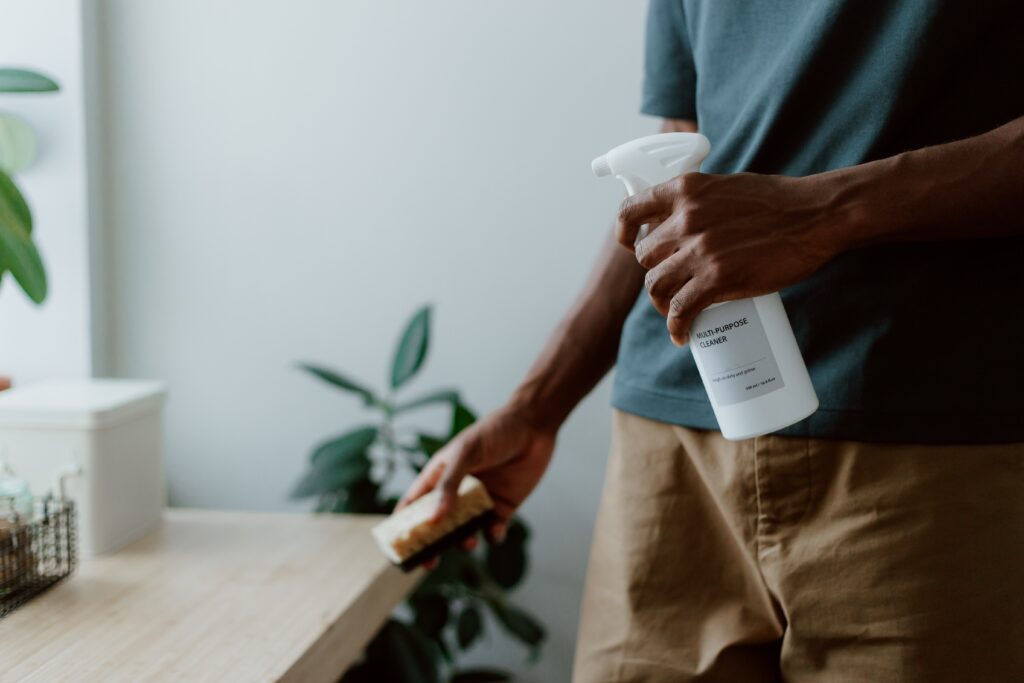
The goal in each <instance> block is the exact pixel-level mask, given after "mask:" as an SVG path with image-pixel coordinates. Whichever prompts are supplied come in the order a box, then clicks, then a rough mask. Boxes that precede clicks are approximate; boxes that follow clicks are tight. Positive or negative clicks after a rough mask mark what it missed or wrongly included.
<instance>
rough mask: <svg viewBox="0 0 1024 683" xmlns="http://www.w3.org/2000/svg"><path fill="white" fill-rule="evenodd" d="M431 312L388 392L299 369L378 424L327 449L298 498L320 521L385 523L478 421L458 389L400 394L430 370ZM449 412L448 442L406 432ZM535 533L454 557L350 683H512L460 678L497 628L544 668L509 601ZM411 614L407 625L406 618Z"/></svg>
mask: <svg viewBox="0 0 1024 683" xmlns="http://www.w3.org/2000/svg"><path fill="white" fill-rule="evenodd" d="M430 317H431V309H430V307H429V306H425V307H423V308H421V309H420V310H418V311H417V312H416V313H415V314H414V315H413V316H412V318H411V319H410V320H409V322H408V323H407V325H406V327H405V330H404V331H403V332H402V334H401V336H400V338H399V341H398V346H397V348H396V350H395V354H394V360H393V362H392V364H391V373H390V381H389V385H388V389H387V391H386V392H384V393H380V392H376V391H373V390H372V389H370V388H368V387H367V386H366V385H364V384H362V383H361V382H358V381H356V380H354V379H352V378H350V377H348V376H346V375H343V374H342V373H340V372H338V371H336V370H333V369H329V368H325V367H323V366H320V365H313V364H307V363H303V364H301V365H300V367H301V368H302V369H303V370H305V371H307V372H309V373H311V374H313V375H314V376H316V377H318V378H319V379H321V380H323V381H324V382H327V383H328V384H330V385H332V386H334V387H336V388H338V389H340V390H342V391H345V392H347V393H350V394H353V395H355V396H357V397H358V398H360V399H361V400H362V401H363V403H364V405H365V406H366V408H367V409H368V410H369V411H370V412H371V413H372V414H373V419H372V421H369V422H368V423H367V424H364V425H360V426H358V427H355V428H353V429H351V430H349V431H347V432H345V433H343V434H340V435H338V436H335V437H332V438H330V439H327V440H326V441H324V442H322V443H320V444H319V445H318V446H317V447H316V448H315V449H314V450H313V453H312V455H311V456H310V465H309V468H308V471H307V472H306V474H305V475H304V476H303V477H302V479H301V480H300V481H299V482H298V484H297V485H296V487H295V489H294V491H293V492H292V497H293V498H316V509H317V511H319V512H345V513H371V514H387V513H390V512H391V510H392V509H394V507H395V505H396V504H397V502H398V497H397V496H395V495H392V493H393V492H391V490H390V489H389V484H391V483H392V481H393V479H394V477H396V476H399V475H400V473H401V472H402V471H403V470H405V471H406V473H408V472H419V471H420V469H422V467H423V465H425V464H426V462H427V460H428V459H429V458H430V456H432V455H433V454H434V453H436V452H437V451H438V450H440V449H441V448H442V447H443V446H444V445H445V444H446V443H448V442H449V441H450V440H451V439H452V438H453V437H454V436H455V435H456V434H458V433H459V432H460V431H462V430H463V429H465V428H466V427H468V426H469V425H471V424H472V423H473V422H474V421H475V420H476V416H475V415H474V414H473V411H472V410H470V409H469V408H468V407H467V406H466V404H465V403H464V402H463V400H462V397H461V396H460V394H459V392H458V391H457V390H456V389H450V388H449V389H440V390H437V391H433V392H430V393H427V394H423V395H420V396H416V397H413V398H409V399H401V400H400V394H401V393H402V392H401V389H402V388H403V387H404V386H405V385H406V383H407V382H408V381H409V380H410V379H412V378H413V377H414V376H415V375H416V373H418V372H419V370H420V369H421V368H422V367H423V364H424V361H425V360H426V357H427V352H428V350H429V347H430ZM438 404H443V405H445V406H449V407H450V410H451V418H450V421H449V424H448V429H447V431H446V432H444V433H442V434H437V433H430V432H425V431H421V430H420V429H418V428H416V427H413V426H408V425H406V424H404V418H406V417H407V416H408V415H409V414H410V413H412V412H413V411H416V410H418V409H421V408H425V407H427V406H436V405H438ZM529 535H530V532H529V528H528V527H527V525H526V523H525V522H524V521H523V520H522V519H520V518H518V517H516V518H515V519H513V520H512V521H511V523H510V524H509V528H508V532H507V534H506V536H505V539H504V541H503V542H501V543H491V544H485V545H484V547H482V548H480V549H478V550H477V551H475V552H472V553H470V552H465V551H463V550H460V549H452V550H449V551H447V552H445V553H443V554H442V555H441V558H440V564H439V565H438V567H437V569H435V570H434V571H432V572H430V573H429V574H428V575H427V577H426V579H425V580H424V581H423V582H422V583H421V584H420V585H419V587H418V588H417V589H416V590H415V591H414V592H413V593H412V595H411V596H410V597H409V599H408V601H407V603H406V606H407V609H406V610H400V611H399V612H398V613H396V615H394V616H392V617H391V618H390V619H389V620H388V621H387V623H385V625H384V627H383V628H382V629H381V630H380V632H378V634H377V635H376V636H375V637H374V639H373V641H372V642H371V643H370V645H369V646H368V647H367V649H366V652H365V654H364V657H363V660H362V661H361V662H360V663H359V664H358V665H356V666H355V667H354V668H353V669H352V670H351V671H350V672H349V673H348V674H347V675H346V676H345V678H344V679H343V683H368V682H373V683H379V682H380V681H388V683H439V682H440V681H449V682H450V683H487V682H494V681H510V680H512V676H511V674H510V673H508V672H505V671H500V670H496V669H459V668H458V666H457V660H458V657H459V655H460V654H461V653H464V652H465V651H467V650H469V649H470V648H471V647H473V646H474V645H475V644H476V643H477V642H478V641H479V640H480V638H481V637H482V636H483V635H484V633H485V629H486V628H487V627H486V624H487V623H488V621H489V620H487V619H486V618H485V616H484V615H485V613H488V612H489V613H490V614H491V615H492V616H493V621H492V622H491V623H495V624H497V625H499V626H500V627H501V629H502V630H503V631H504V632H505V633H507V634H508V635H510V636H512V637H513V638H515V639H517V640H519V641H520V642H522V643H523V644H524V645H525V646H526V647H527V648H528V650H529V657H530V661H536V658H537V657H538V656H539V653H540V647H541V643H542V642H543V640H544V637H545V631H544V627H543V626H542V625H541V624H540V623H539V622H538V621H537V620H536V619H535V618H534V617H533V616H531V615H530V614H528V613H527V612H526V611H524V610H522V609H520V608H519V607H516V606H515V605H514V604H512V602H510V600H509V599H508V592H509V591H510V590H511V589H513V588H514V587H515V586H517V585H518V584H519V583H520V582H521V581H522V580H523V578H524V577H525V575H526V569H527V561H528V558H527V541H528V539H529ZM403 614H404V618H403Z"/></svg>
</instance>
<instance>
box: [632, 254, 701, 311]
mask: <svg viewBox="0 0 1024 683" xmlns="http://www.w3.org/2000/svg"><path fill="white" fill-rule="evenodd" d="M690 260H691V259H690V254H689V252H685V251H678V252H676V253H675V254H673V255H672V256H670V257H668V258H667V259H665V260H664V261H662V262H661V263H659V264H658V265H657V266H655V267H654V268H652V269H651V270H649V271H647V275H645V276H644V288H645V289H646V290H647V295H648V296H649V297H650V298H651V303H652V304H654V307H655V308H656V309H657V310H658V313H661V314H662V315H663V316H666V317H667V316H668V313H669V309H670V307H671V303H672V297H674V296H675V295H676V292H678V291H679V290H680V289H682V288H683V286H684V285H685V284H686V283H687V282H689V280H690V279H691V278H692V277H693V273H694V271H695V269H694V268H693V264H691V263H690Z"/></svg>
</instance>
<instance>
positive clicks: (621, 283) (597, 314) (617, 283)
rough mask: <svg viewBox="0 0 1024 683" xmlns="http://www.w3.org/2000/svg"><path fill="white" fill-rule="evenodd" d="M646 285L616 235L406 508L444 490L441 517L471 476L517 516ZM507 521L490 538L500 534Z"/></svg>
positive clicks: (676, 126) (672, 126)
mask: <svg viewBox="0 0 1024 683" xmlns="http://www.w3.org/2000/svg"><path fill="white" fill-rule="evenodd" d="M696 129H697V127H696V124H694V123H693V122H692V121H666V122H665V124H664V125H663V127H662V131H663V132H679V131H685V132H692V131H695V130H696ZM643 283H644V269H643V268H641V267H640V265H639V264H638V263H637V261H636V257H635V256H634V255H633V253H632V252H630V251H629V250H627V249H624V248H622V246H621V245H619V244H618V243H617V242H616V240H615V236H614V234H610V235H609V237H608V239H607V241H606V243H605V245H604V246H603V248H602V249H601V253H600V255H599V256H598V259H597V262H596V263H595V265H594V268H593V270H592V271H591V274H590V278H589V279H588V281H587V284H586V286H585V287H584V289H583V292H582V293H581V294H580V295H579V297H578V298H577V299H576V301H575V302H574V304H573V305H572V307H571V308H570V310H569V312H568V314H567V315H566V316H565V318H564V319H563V320H562V322H561V323H560V324H559V326H558V327H557V328H556V329H555V331H554V332H553V333H552V334H551V336H550V337H549V338H548V341H547V343H546V344H545V345H544V348H543V350H542V351H541V353H540V355H539V356H538V357H537V359H536V361H534V363H533V365H532V366H531V368H530V370H529V372H527V374H526V377H525V378H524V379H523V381H522V383H521V384H520V385H519V387H518V388H517V389H516V390H515V391H514V392H513V393H512V396H511V397H510V399H509V401H508V402H507V403H506V404H505V405H504V406H503V407H502V408H499V409H498V410H496V411H495V412H493V413H491V414H489V415H487V416H486V417H485V418H483V419H482V420H480V421H479V422H477V423H476V424H474V425H473V426H471V427H470V428H468V429H466V430H465V431H464V432H462V433H461V434H460V435H459V436H458V437H456V439H454V440H453V441H452V442H451V443H450V444H448V445H447V446H445V447H444V448H443V449H441V450H440V451H439V452H438V453H437V454H436V455H435V456H434V457H433V458H431V460H430V462H429V463H428V464H427V465H426V467H424V469H423V471H422V472H421V473H420V475H419V476H418V477H417V479H416V481H415V482H413V484H412V486H411V487H410V488H409V490H408V491H407V492H406V494H405V497H404V498H403V500H402V503H401V504H402V505H405V504H407V503H408V502H410V501H412V500H415V499H416V498H418V497H420V496H421V495H423V494H424V493H426V492H427V491H430V490H432V489H434V488H440V489H441V491H442V496H441V504H440V505H439V507H438V509H437V512H436V513H435V518H440V517H442V516H444V514H445V513H446V512H447V511H448V510H449V509H450V508H451V506H452V504H453V503H454V501H455V498H456V492H457V490H458V486H459V482H460V481H461V480H462V477H463V476H465V475H466V474H473V475H475V476H477V477H479V478H480V479H481V481H483V483H484V484H485V485H486V486H487V489H488V491H489V492H490V494H491V497H492V498H493V499H494V501H495V505H496V511H497V514H498V516H499V518H500V519H501V520H503V522H504V521H507V520H508V519H509V518H511V516H512V514H513V512H514V511H515V510H516V508H518V507H519V505H520V504H522V502H523V500H525V498H526V497H527V495H529V493H530V492H531V491H532V490H533V488H534V487H535V486H536V485H537V482H538V481H539V480H540V478H541V476H542V475H543V473H544V471H545V470H546V469H547V465H548V462H549V461H550V459H551V454H552V452H553V450H554V442H555V435H556V433H557V432H558V429H559V428H560V427H561V425H562V423H563V422H564V421H565V419H566V418H567V417H568V416H569V413H571V412H572V410H573V408H575V407H576V405H577V404H578V403H579V402H580V401H581V400H582V399H583V397H584V396H586V395H587V394H588V393H589V392H590V390H591V389H593V388H594V386H595V385H596V384H597V383H598V382H599V381H601V378H603V377H604V376H605V374H607V372H608V371H609V370H610V369H611V368H612V366H613V365H614V364H615V357H616V354H617V353H618V347H619V337H620V335H621V333H622V326H623V323H625V320H626V316H627V315H628V314H629V311H630V309H631V308H632V306H633V304H634V302H635V301H636V299H637V296H639V294H640V291H641V289H642V288H643ZM503 522H502V523H500V524H499V525H498V527H497V528H496V529H493V530H492V536H501V534H502V532H503V528H504V524H503Z"/></svg>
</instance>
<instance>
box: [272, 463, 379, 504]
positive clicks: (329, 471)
mask: <svg viewBox="0 0 1024 683" xmlns="http://www.w3.org/2000/svg"><path fill="white" fill-rule="evenodd" d="M370 467H371V463H370V459H369V458H368V457H366V453H360V454H358V455H357V456H354V457H350V458H348V459H346V460H343V461H341V462H338V463H337V464H335V465H333V466H331V467H327V468H321V467H311V468H310V469H309V470H308V471H307V472H306V474H305V475H304V476H303V477H302V479H300V480H299V483H298V484H296V485H295V488H294V489H293V490H292V493H291V497H292V498H309V497H310V496H316V495H320V494H324V493H331V492H335V491H339V490H343V489H348V488H349V487H351V486H352V485H354V484H355V483H356V482H357V481H359V480H360V479H364V478H366V477H368V476H369V474H370Z"/></svg>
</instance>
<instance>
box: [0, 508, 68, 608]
mask: <svg viewBox="0 0 1024 683" xmlns="http://www.w3.org/2000/svg"><path fill="white" fill-rule="evenodd" d="M25 512H26V511H25V510H22V511H21V513H20V514H19V512H17V511H15V508H14V507H13V506H11V505H7V504H5V502H4V501H2V500H0V618H2V617H4V616H5V615H7V614H10V613H11V612H12V611H13V610H14V609H16V608H17V607H19V606H20V605H22V604H24V603H25V602H26V601H27V600H29V599H31V598H33V597H34V596H36V595H39V594H40V593H42V592H43V591H44V590H46V589H47V588H49V587H50V586H53V585H54V584H56V583H58V582H59V581H61V580H62V579H64V578H67V577H68V576H69V575H70V574H71V572H72V571H74V568H75V565H76V564H77V560H78V558H77V552H76V547H77V545H76V539H75V506H74V503H72V502H71V501H68V500H61V499H58V498H53V497H48V498H44V499H39V500H35V501H34V502H33V504H32V511H31V514H25Z"/></svg>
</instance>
